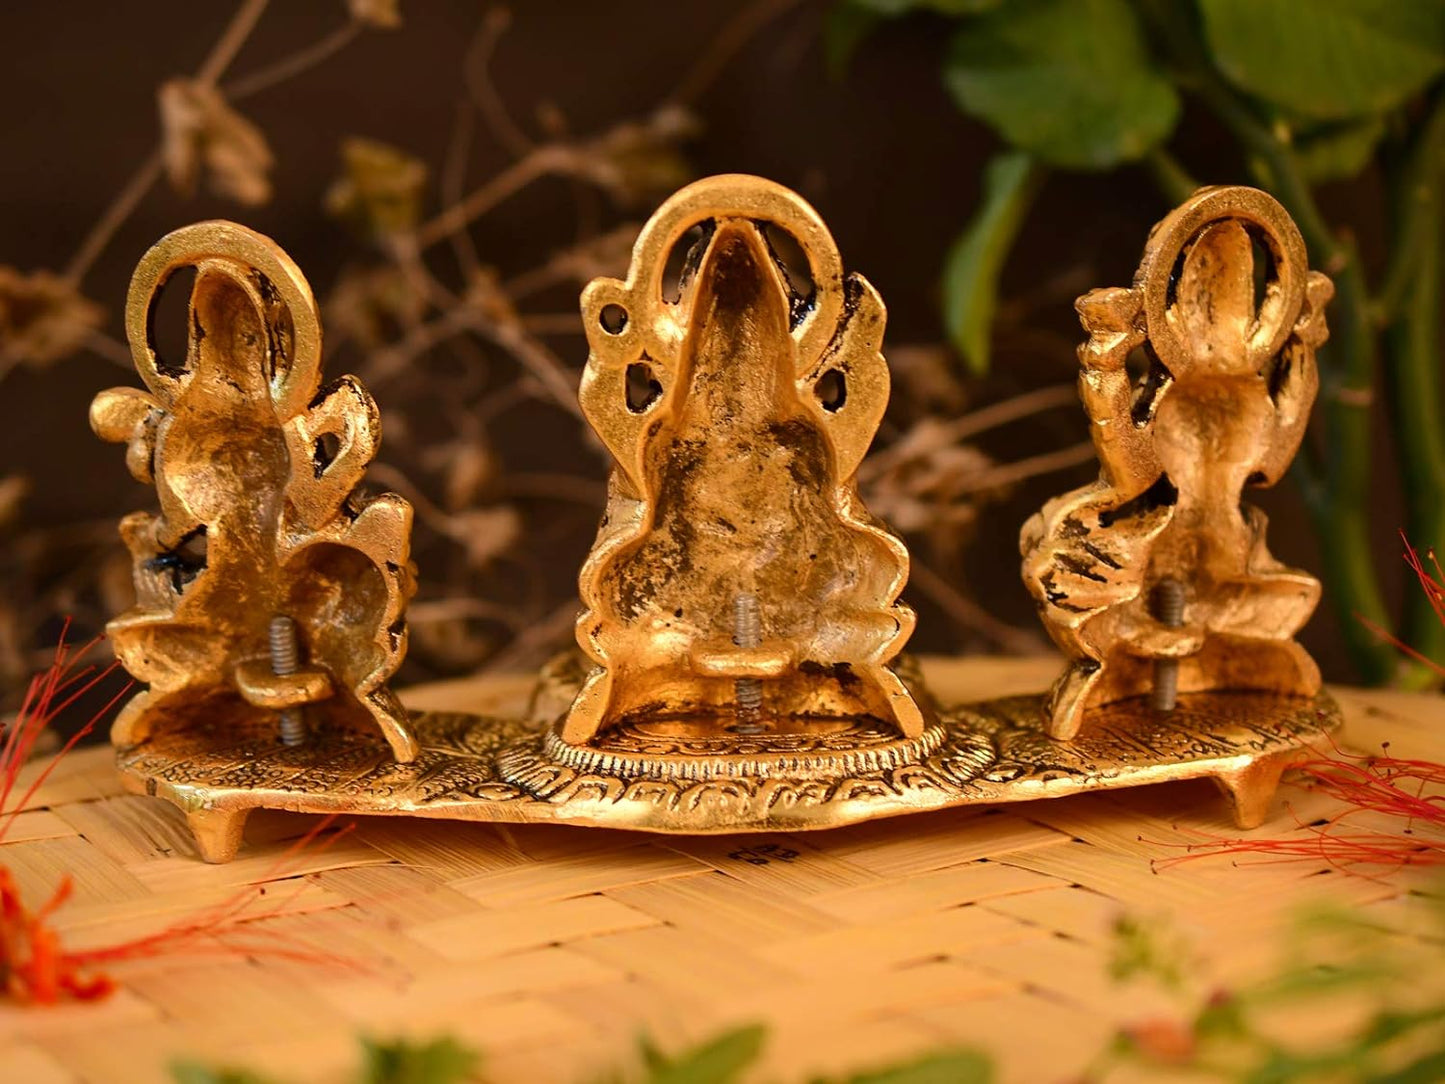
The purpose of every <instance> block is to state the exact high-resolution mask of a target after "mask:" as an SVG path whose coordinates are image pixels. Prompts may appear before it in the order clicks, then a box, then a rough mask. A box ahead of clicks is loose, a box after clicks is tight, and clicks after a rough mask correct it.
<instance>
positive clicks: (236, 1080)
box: [170, 1061, 273, 1084]
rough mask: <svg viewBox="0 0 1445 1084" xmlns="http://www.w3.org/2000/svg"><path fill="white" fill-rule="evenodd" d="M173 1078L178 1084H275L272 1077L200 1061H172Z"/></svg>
mask: <svg viewBox="0 0 1445 1084" xmlns="http://www.w3.org/2000/svg"><path fill="white" fill-rule="evenodd" d="M170 1070H171V1079H172V1080H174V1081H175V1082H176V1084H273V1081H272V1078H271V1077H267V1076H262V1075H260V1074H259V1073H253V1072H251V1070H249V1069H238V1068H236V1067H234V1066H228V1065H220V1066H215V1065H206V1064H205V1063H204V1062H199V1061H175V1062H172V1063H171V1066H170Z"/></svg>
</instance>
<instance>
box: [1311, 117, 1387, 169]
mask: <svg viewBox="0 0 1445 1084" xmlns="http://www.w3.org/2000/svg"><path fill="white" fill-rule="evenodd" d="M1384 135H1385V122H1384V120H1383V119H1381V118H1380V117H1367V118H1366V119H1365V120H1362V121H1345V122H1343V123H1335V124H1328V125H1322V126H1320V127H1317V128H1313V129H1309V130H1306V131H1303V132H1299V133H1297V134H1296V135H1295V137H1294V153H1295V161H1296V162H1298V163H1299V167H1300V170H1301V171H1302V172H1303V173H1304V175H1305V179H1306V180H1308V181H1312V182H1316V183H1318V182H1320V181H1338V180H1345V179H1348V178H1350V177H1354V176H1356V175H1358V174H1359V173H1360V172H1361V171H1363V170H1364V168H1365V167H1366V166H1367V165H1369V164H1370V159H1372V158H1373V157H1374V156H1375V148H1376V147H1378V146H1379V145H1380V140H1381V139H1382V138H1384Z"/></svg>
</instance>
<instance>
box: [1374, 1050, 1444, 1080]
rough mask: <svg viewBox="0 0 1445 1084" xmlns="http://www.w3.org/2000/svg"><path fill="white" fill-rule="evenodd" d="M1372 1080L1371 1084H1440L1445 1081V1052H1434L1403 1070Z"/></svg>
mask: <svg viewBox="0 0 1445 1084" xmlns="http://www.w3.org/2000/svg"><path fill="white" fill-rule="evenodd" d="M1370 1080H1371V1084H1439V1082H1440V1081H1441V1080H1445V1050H1432V1051H1430V1052H1429V1053H1428V1054H1424V1055H1422V1056H1421V1057H1420V1058H1419V1059H1418V1060H1416V1061H1414V1062H1411V1063H1410V1064H1409V1065H1407V1066H1405V1067H1404V1068H1403V1069H1398V1070H1396V1071H1395V1072H1393V1073H1382V1074H1380V1075H1378V1076H1374V1077H1371V1078H1370Z"/></svg>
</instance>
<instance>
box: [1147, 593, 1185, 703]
mask: <svg viewBox="0 0 1445 1084" xmlns="http://www.w3.org/2000/svg"><path fill="white" fill-rule="evenodd" d="M1150 604H1151V605H1150V608H1151V609H1152V611H1153V613H1154V619H1155V620H1156V621H1158V622H1159V623H1160V624H1161V625H1163V626H1165V627H1166V628H1171V629H1177V628H1179V627H1180V626H1181V625H1183V624H1184V585H1183V584H1182V583H1180V582H1179V581H1178V580H1176V579H1174V578H1173V577H1166V578H1164V579H1162V580H1160V581H1159V582H1158V583H1156V584H1155V585H1154V594H1153V597H1152V598H1151V599H1150ZM1149 702H1150V705H1151V706H1152V707H1154V708H1155V709H1156V710H1158V711H1173V710H1174V706H1175V705H1176V704H1177V703H1178V702H1179V660H1178V659H1155V660H1154V686H1153V688H1152V689H1151V690H1150V694H1149Z"/></svg>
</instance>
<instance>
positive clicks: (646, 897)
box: [0, 660, 1445, 1084]
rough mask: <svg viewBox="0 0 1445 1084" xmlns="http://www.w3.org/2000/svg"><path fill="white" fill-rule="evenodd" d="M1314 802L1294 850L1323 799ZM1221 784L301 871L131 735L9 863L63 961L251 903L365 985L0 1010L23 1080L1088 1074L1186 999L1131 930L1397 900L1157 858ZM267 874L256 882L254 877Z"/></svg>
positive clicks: (1369, 738) (1214, 799)
mask: <svg viewBox="0 0 1445 1084" xmlns="http://www.w3.org/2000/svg"><path fill="white" fill-rule="evenodd" d="M1055 668H1056V663H1055V662H1053V661H1052V660H961V661H952V662H938V663H935V664H933V665H931V666H929V667H928V671H929V675H930V679H931V682H932V684H933V686H934V687H935V688H936V689H938V690H939V691H940V692H941V693H943V694H944V695H945V696H948V695H956V696H962V695H965V694H966V695H968V696H970V697H985V696H1000V695H1008V694H1011V693H1017V692H1026V691H1032V690H1037V689H1040V688H1042V687H1044V686H1045V685H1046V684H1047V682H1048V681H1049V680H1050V679H1051V678H1052V676H1053V674H1054V672H1055ZM526 687H527V684H526V682H525V681H522V680H519V679H490V680H489V681H487V682H485V683H477V682H457V683H450V684H447V685H437V686H431V687H429V688H426V689H419V690H415V691H414V693H413V695H412V696H411V697H409V698H408V699H409V701H410V702H411V703H412V704H414V705H416V706H419V707H420V706H425V707H429V708H448V707H463V706H467V705H468V704H470V705H472V706H475V705H476V702H477V698H478V695H479V690H482V691H484V692H485V693H486V694H487V695H488V696H490V697H492V698H493V699H494V702H495V704H496V705H497V706H499V707H505V706H506V705H507V704H508V703H509V702H515V701H516V700H517V698H519V697H521V696H523V695H524V694H525V690H526ZM1336 692H1337V695H1338V696H1339V698H1340V699H1341V701H1342V702H1343V703H1344V705H1345V708H1346V717H1347V720H1348V722H1347V730H1346V736H1347V740H1348V741H1349V742H1350V743H1351V744H1354V745H1356V746H1358V747H1362V748H1365V747H1367V748H1378V745H1379V743H1380V742H1381V741H1382V740H1384V739H1389V740H1390V741H1391V742H1392V745H1391V751H1392V752H1393V753H1395V754H1397V755H1401V756H1421V757H1429V758H1431V759H1436V760H1445V727H1442V726H1441V725H1440V724H1441V722H1442V712H1441V708H1442V704H1445V702H1442V701H1441V700H1440V699H1439V698H1435V697H1426V696H1414V695H1407V694H1399V693H1364V692H1357V691H1351V690H1337V691H1336ZM1320 801H1321V799H1320V797H1319V796H1318V795H1315V794H1312V793H1310V792H1306V791H1304V790H1302V789H1299V788H1293V787H1290V786H1288V785H1286V787H1285V788H1284V789H1283V790H1282V792H1281V800H1280V802H1279V803H1278V806H1277V812H1276V815H1275V816H1274V818H1273V819H1272V821H1271V822H1270V823H1269V824H1267V825H1266V826H1265V827H1264V828H1261V829H1259V830H1257V834H1261V835H1276V836H1277V835H1280V834H1281V833H1284V832H1288V831H1291V830H1299V829H1297V828H1296V825H1297V823H1298V821H1300V820H1303V821H1308V820H1310V819H1312V818H1314V817H1316V816H1318V815H1320V814H1321V813H1322V812H1325V810H1322V809H1321V807H1320V804H1319V803H1320ZM1224 817H1225V806H1224V803H1223V801H1222V799H1221V798H1220V797H1219V796H1218V794H1217V793H1216V792H1215V791H1214V789H1213V788H1212V786H1210V784H1208V783H1181V784H1170V785H1166V786H1163V787H1156V788H1150V789H1144V790H1139V791H1134V792H1120V793H1114V794H1107V795H1097V796H1088V797H1083V798H1070V799H1064V800H1057V801H1053V802H1047V803H1034V804H1028V805H1019V806H1014V807H1010V808H1006V809H997V810H955V811H946V812H942V813H933V814H924V815H918V816H914V817H905V818H901V819H898V820H892V821H883V822H878V823H874V824H868V825H862V826H856V827H850V828H843V829H838V830H835V831H831V832H826V833H815V834H806V835H774V836H765V837H764V836H749V837H736V838H719V837H709V838H699V837H659V836H644V835H634V834H628V833H624V832H618V831H604V830H597V829H583V828H569V827H565V826H544V825H517V826H503V825H484V824H465V823H442V822H427V821H406V820H400V819H390V818H375V819H362V820H360V821H358V822H357V825H356V827H355V828H354V830H352V831H351V832H350V833H348V834H346V835H345V836H344V837H342V838H341V839H340V840H339V841H338V842H337V843H335V844H334V845H333V846H331V847H330V848H329V849H326V850H325V851H323V852H321V853H317V854H311V853H303V854H301V855H300V856H299V857H297V858H295V859H294V860H293V861H291V862H289V863H288V864H287V865H286V867H285V868H284V870H283V871H281V874H282V875H281V876H278V870H277V862H278V858H279V856H281V855H282V854H283V853H284V852H285V851H286V848H287V846H288V844H289V843H290V842H291V841H293V840H295V839H296V838H297V837H298V836H300V835H301V834H303V833H304V832H305V831H306V829H307V828H308V826H309V825H310V824H311V823H313V822H312V820H311V819H310V818H305V817H301V816H293V815H283V814H257V815H256V816H254V817H253V818H252V820H251V824H250V826H249V827H248V832H247V840H248V842H247V845H246V847H245V848H244V849H243V850H242V852H241V855H240V857H239V858H238V859H237V860H236V861H235V862H233V863H231V864H229V865H224V866H208V865H205V864H203V863H201V862H200V861H198V860H197V859H196V858H195V851H194V846H193V844H192V842H191V839H190V836H189V833H188V832H187V830H186V828H185V825H184V823H183V822H182V820H181V818H180V816H179V815H178V814H177V813H176V812H175V811H174V810H173V809H172V808H171V807H170V806H169V805H168V804H165V803H162V802H160V801H157V800H155V799H149V798H144V797H136V796H129V795H125V794H122V793H121V790H120V787H119V786H118V784H117V780H116V778H115V775H114V772H113V770H112V769H111V766H110V753H109V750H108V749H105V748H94V749H87V750H84V751H82V752H80V753H76V754H72V755H71V756H70V757H68V758H66V760H65V761H63V762H62V764H61V766H60V767H59V769H58V770H57V771H56V773H55V774H54V775H53V776H52V778H51V780H50V781H49V782H48V783H47V784H46V786H45V787H44V788H43V791H42V792H41V793H40V794H39V795H38V797H37V800H36V801H35V802H34V803H33V806H32V808H31V809H30V810H29V811H27V812H24V813H22V814H21V815H20V816H19V819H18V821H17V822H16V824H15V826H14V829H13V830H12V831H11V833H10V837H9V840H8V842H7V843H6V844H5V845H4V846H3V847H0V861H3V862H4V863H5V864H6V865H7V866H8V867H9V868H10V869H11V870H12V871H14V873H15V875H16V876H17V877H18V880H19V883H20V886H21V889H22V891H23V892H24V893H25V896H26V898H27V899H28V900H29V901H31V902H32V903H34V902H36V901H38V900H40V899H42V898H44V897H46V896H47V895H48V894H49V892H50V891H51V890H52V889H53V887H54V884H55V882H56V880H57V878H58V877H59V876H60V875H61V874H62V873H67V872H68V873H69V874H70V875H71V876H72V877H73V878H74V880H75V884H76V895H75V898H74V900H73V901H72V902H71V903H70V904H69V905H67V906H66V908H65V909H64V910H62V911H61V912H60V913H59V915H58V916H57V918H58V926H59V928H60V930H61V931H62V934H63V936H64V938H65V940H66V942H67V943H68V944H71V945H74V946H77V947H83V946H88V945H100V944H108V943H113V942H115V941H118V940H121V939H124V938H128V937H132V936H138V935H142V934H145V933H149V932H151V931H154V930H156V929H159V928H162V927H164V926H166V925H168V924H170V923H173V922H177V921H180V920H182V919H184V918H186V917H188V916H191V915H194V914H195V913H196V912H197V911H198V910H199V909H201V908H204V907H206V906H208V905H213V904H215V903H216V902H217V901H220V900H224V899H226V898H228V897H230V896H232V895H233V894H234V893H236V892H237V891H238V890H241V891H247V892H255V893H258V894H261V893H264V894H265V896H266V900H267V901H268V902H266V903H265V907H267V908H273V907H278V906H279V908H280V913H279V914H278V915H277V916H276V917H271V918H267V919H264V922H265V923H267V924H269V925H271V927H272V928H275V929H281V930H284V931H285V932H286V933H288V934H289V935H292V936H294V937H299V938H302V939H304V940H305V941H307V942H308V943H312V944H315V945H317V946H320V947H322V948H324V950H325V951H326V952H328V953H330V954H333V955H335V956H337V957H339V958H343V959H345V960H350V961H355V962H357V963H359V964H361V965H363V969H361V970H358V969H355V968H347V967H344V966H322V965H316V964H307V963H297V962H288V961H281V960H276V959H271V958H268V957H264V956H259V957H254V958H239V959H237V958H227V957H204V956H195V957H187V956H168V957H164V958H160V959H153V960H147V961H139V962H135V963H130V964H126V965H122V966H120V967H118V968H116V969H114V971H113V974H114V977H116V978H117V979H119V980H120V982H121V984H122V988H121V990H120V991H119V992H118V993H117V994H116V995H115V996H113V997H112V998H110V999H109V1000H107V1001H105V1002H103V1003H99V1004H94V1005H66V1006H61V1007H56V1008H47V1009H26V1010H21V1009H15V1008H8V1007H3V1008H0V1080H3V1081H5V1082H7V1084H19V1082H27V1084H28V1082H32V1081H33V1082H37V1084H40V1082H49V1081H71V1080H84V1081H97V1082H100V1081H104V1082H107V1084H110V1082H116V1084H120V1082H127V1081H138V1082H139V1081H155V1080H162V1079H166V1078H167V1076H166V1067H167V1065H168V1064H169V1063H170V1062H171V1061H172V1060H173V1059H175V1058H177V1057H182V1056H185V1057H193V1058H201V1059H204V1060H208V1061H215V1062H222V1063H232V1064H235V1063H241V1064H245V1065H247V1066H250V1067H252V1068H255V1069H257V1070H259V1071H268V1072H274V1073H276V1074H278V1075H281V1076H283V1077H287V1078H289V1079H293V1080H308V1081H309V1080H317V1081H326V1080H340V1079H344V1077H345V1074H346V1072H347V1070H348V1069H350V1068H352V1067H353V1066H354V1065H355V1064H356V1060H357V1046H356V1038H357V1036H358V1034H362V1033H365V1034H373V1035H378V1036H382V1037H392V1036H413V1037H416V1038H418V1039H422V1038H430V1037H433V1036H436V1035H438V1034H441V1033H451V1034H454V1035H456V1036H457V1037H458V1038H459V1039H462V1040H463V1041H466V1042H468V1043H470V1044H472V1045H475V1046H477V1047H480V1048H481V1049H483V1050H484V1051H485V1056H486V1063H485V1064H486V1069H487V1076H488V1079H490V1080H495V1081H519V1080H529V1081H530V1080H539V1081H552V1080H556V1081H565V1082H572V1081H582V1080H590V1079H596V1078H597V1077H598V1076H599V1075H600V1073H601V1072H602V1071H603V1070H606V1069H609V1068H611V1067H613V1066H617V1065H620V1064H625V1063H626V1061H627V1059H628V1057H629V1055H630V1052H631V1050H632V1049H633V1046H634V1042H635V1039H636V1037H637V1035H638V1034H639V1033H640V1032H642V1031H648V1032H650V1033H651V1034H652V1035H653V1036H654V1037H656V1038H657V1039H658V1040H659V1041H660V1042H661V1043H662V1044H663V1045H664V1046H672V1045H681V1044H683V1043H685V1042H688V1041H695V1040H699V1039H702V1038H705V1037H707V1036H708V1035H710V1034H712V1033H714V1032H716V1031H717V1030H718V1029H720V1028H722V1027H724V1026H728V1025H733V1024H741V1023H749V1022H758V1021H761V1022H766V1023H768V1024H770V1025H771V1029H770V1030H771V1038H770V1040H769V1044H768V1049H767V1056H766V1062H765V1065H764V1067H763V1069H762V1070H761V1078H762V1079H769V1080H797V1079H802V1078H803V1076H804V1074H815V1073H822V1072H828V1071H840V1070H843V1069H859V1068H863V1067H867V1066H870V1065H876V1064H880V1063H886V1062H889V1061H890V1060H897V1059H898V1058H900V1057H903V1056H906V1055H909V1054H914V1053H920V1052H923V1051H926V1050H931V1049H936V1048H938V1047H940V1046H944V1045H949V1044H977V1045H979V1046H981V1047H984V1048H986V1049H987V1050H988V1051H989V1052H990V1053H992V1054H993V1055H994V1056H995V1058H996V1059H997V1061H998V1063H999V1066H1000V1070H1001V1077H1002V1079H1004V1080H1017V1081H1039V1080H1059V1079H1065V1078H1067V1077H1069V1076H1071V1075H1076V1074H1077V1073H1078V1071H1079V1070H1080V1069H1081V1068H1082V1067H1083V1066H1084V1065H1085V1064H1086V1063H1087V1062H1088V1060H1089V1059H1090V1058H1091V1057H1093V1056H1094V1055H1095V1054H1096V1053H1097V1052H1098V1051H1099V1050H1100V1049H1101V1047H1102V1046H1103V1045H1104V1044H1105V1043H1106V1041H1107V1039H1108V1036H1109V1035H1110V1034H1111V1033H1112V1032H1113V1030H1114V1029H1115V1028H1116V1027H1118V1026H1119V1025H1120V1024H1122V1023H1126V1022H1131V1021H1137V1020H1139V1019H1141V1018H1143V1017H1148V1016H1150V1015H1151V1014H1153V1013H1155V1012H1158V1011H1161V1010H1162V1009H1163V1008H1164V1002H1163V1000H1162V999H1163V995H1162V994H1161V993H1156V992H1154V991H1153V990H1152V989H1151V988H1148V987H1143V988H1141V987H1138V986H1126V987H1121V986H1118V985H1115V984H1114V983H1112V982H1111V980H1110V978H1109V975H1108V966H1107V964H1108V958H1109V953H1110V945H1111V939H1112V936H1113V935H1112V933H1111V930H1112V927H1113V924H1114V922H1115V920H1116V919H1117V918H1118V917H1119V916H1120V915H1121V914H1125V913H1127V914H1131V915H1135V916H1140V917H1143V918H1146V919H1148V918H1153V917H1154V916H1160V915H1167V916H1168V917H1169V921H1170V922H1171V923H1173V925H1174V926H1175V927H1176V928H1177V929H1178V930H1179V932H1180V934H1181V936H1184V937H1187V938H1188V939H1189V941H1190V943H1191V944H1192V945H1193V946H1194V949H1195V952H1196V954H1197V957H1198V959H1199V966H1200V968H1202V969H1204V970H1205V971H1206V972H1207V973H1208V975H1209V976H1210V977H1211V980H1217V981H1220V982H1230V981H1236V980H1239V979H1242V978H1244V977H1247V976H1248V975H1249V974H1251V973H1255V972H1258V971H1259V970H1260V969H1261V968H1264V967H1266V966H1268V965H1269V963H1270V960H1271V957H1272V955H1273V951H1274V946H1275V944H1276V941H1277V937H1278V935H1279V931H1280V930H1281V929H1282V928H1283V927H1284V924H1286V923H1287V921H1288V918H1289V916H1290V914H1291V913H1292V912H1294V911H1295V910H1296V909H1297V908H1298V907H1300V905H1302V904H1304V903H1306V902H1308V901H1322V900H1323V901H1330V902H1333V903H1336V904H1344V905H1346V906H1349V907H1351V908H1357V909H1364V910H1366V911H1378V912H1379V913H1381V914H1382V915H1383V914H1387V913H1390V912H1391V910H1392V909H1397V908H1398V906H1399V903H1400V897H1402V895H1403V894H1404V893H1405V892H1406V891H1407V890H1408V888H1409V882H1408V881H1405V880H1401V879H1399V878H1393V877H1392V878H1391V879H1390V880H1389V881H1388V882H1387V883H1382V882H1381V881H1376V880H1369V879H1365V878H1361V877H1356V876H1349V875H1346V874H1343V873H1340V872H1338V871H1333V870H1331V869H1329V868H1328V867H1327V866H1325V865H1324V863H1312V862H1309V861H1306V862H1293V863H1289V864H1275V865H1259V864H1247V865H1240V864H1239V862H1238V861H1237V860H1231V859H1228V858H1212V859H1205V860H1201V861H1197V862H1189V863H1185V864H1183V865H1172V866H1170V867H1168V868H1165V869H1157V868H1156V867H1155V865H1154V864H1153V860H1155V859H1159V858H1167V857H1171V856H1174V855H1177V854H1178V853H1179V845H1180V844H1181V843H1183V842H1186V841H1187V840H1188V839H1189V838H1190V836H1189V834H1188V833H1189V832H1190V831H1196V832H1206V833H1213V834H1229V835H1234V834H1235V833H1234V830H1233V829H1232V828H1231V827H1230V826H1229V825H1228V823H1227V822H1226V821H1225V819H1224ZM247 886H250V887H247Z"/></svg>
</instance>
